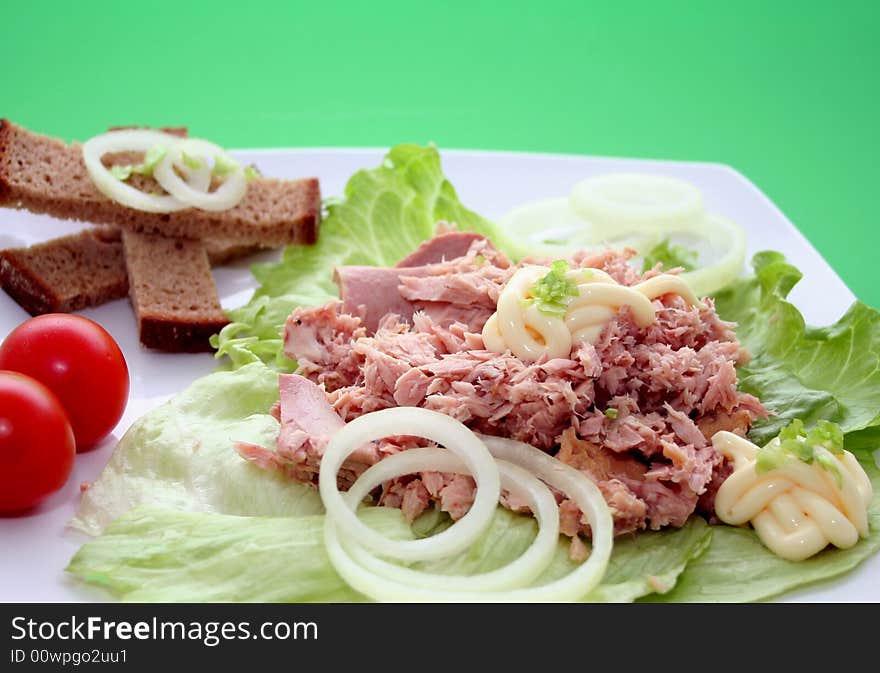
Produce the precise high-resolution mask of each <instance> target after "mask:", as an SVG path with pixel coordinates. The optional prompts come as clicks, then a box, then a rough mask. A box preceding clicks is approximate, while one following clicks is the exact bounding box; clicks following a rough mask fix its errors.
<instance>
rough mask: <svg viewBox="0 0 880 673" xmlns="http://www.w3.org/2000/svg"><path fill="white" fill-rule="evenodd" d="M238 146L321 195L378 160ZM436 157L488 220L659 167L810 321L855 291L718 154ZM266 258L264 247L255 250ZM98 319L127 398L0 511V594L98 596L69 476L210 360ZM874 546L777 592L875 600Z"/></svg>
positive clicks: (14, 308) (64, 226)
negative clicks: (80, 574) (92, 444)
mask: <svg viewBox="0 0 880 673" xmlns="http://www.w3.org/2000/svg"><path fill="white" fill-rule="evenodd" d="M235 154H236V156H237V157H238V158H239V159H240V160H241V161H243V162H245V163H250V162H254V163H256V164H257V165H258V166H259V167H260V169H261V170H262V171H263V173H264V174H266V175H272V176H278V177H291V178H293V177H300V176H310V175H316V176H317V177H318V178H320V180H321V191H322V194H323V195H325V196H331V195H339V194H341V193H342V189H343V187H344V185H345V182H346V181H347V180H348V178H349V176H350V175H351V174H352V173H354V172H355V171H356V170H358V169H361V168H372V167H375V166H377V165H378V164H379V163H380V161H381V159H382V156H383V152H382V151H380V150H344V149H339V150H337V149H314V150H254V151H240V152H236V153H235ZM443 167H444V169H445V172H446V174H447V176H448V177H449V179H450V181H451V182H452V184H453V185H455V187H456V189H457V190H458V193H459V196H460V197H461V200H462V201H463V202H464V203H465V204H466V205H468V206H469V207H470V208H472V209H474V210H476V211H477V212H479V213H482V214H484V215H486V216H487V217H489V218H499V217H500V216H502V215H503V214H504V213H505V212H507V210H508V209H510V208H511V207H513V206H515V205H518V204H520V203H522V202H524V201H528V200H531V199H539V198H546V197H552V196H564V195H566V194H567V193H568V191H569V189H570V187H571V186H572V185H573V184H574V183H575V182H577V181H578V180H580V179H582V178H584V177H586V176H589V175H594V174H598V173H605V172H609V171H632V172H649V173H664V174H668V175H673V176H677V177H680V178H684V179H686V180H690V181H691V182H693V183H694V184H696V185H697V186H698V187H699V188H700V190H701V191H702V192H703V194H704V196H705V200H706V205H707V207H708V209H709V210H710V211H712V212H716V213H718V214H720V215H724V216H726V217H729V218H732V219H734V220H736V221H737V222H739V223H740V224H742V225H743V226H744V227H745V229H746V231H747V234H748V251H749V256H751V254H752V253H754V252H756V251H758V250H764V249H774V250H780V251H782V252H784V253H785V254H786V255H787V256H788V258H789V259H790V260H791V261H792V262H793V263H794V264H795V265H797V266H798V267H799V268H800V269H801V270H802V271H803V272H804V280H803V281H802V282H801V283H800V284H799V285H798V287H797V288H796V289H795V291H794V292H793V293H792V299H793V301H794V303H795V304H796V305H797V306H798V307H799V308H800V309H801V311H802V312H803V313H804V315H805V317H806V319H807V321H808V322H810V323H812V324H817V325H824V324H827V323H828V322H831V321H834V320H836V319H837V318H838V317H839V316H840V315H842V314H843V312H844V311H845V310H846V308H847V307H848V306H849V304H850V303H851V302H852V301H853V299H854V297H853V294H852V293H851V292H850V291H849V289H848V288H847V287H846V286H845V285H844V284H843V282H842V281H841V280H840V278H839V277H838V276H837V274H836V273H835V272H834V271H833V270H832V269H831V267H830V266H828V264H827V263H826V262H825V260H823V259H822V257H821V256H820V255H819V254H818V253H817V252H816V250H815V249H814V248H813V247H812V246H811V245H810V244H809V242H807V240H806V239H805V238H804V237H803V236H802V235H801V233H800V232H799V231H798V230H797V229H796V228H795V227H794V226H793V225H792V224H791V222H789V221H788V219H786V217H785V216H784V215H783V214H782V213H781V212H780V211H779V209H778V208H777V207H776V206H775V205H773V203H771V202H770V200H769V199H768V198H767V197H766V196H764V194H763V193H762V192H761V191H760V190H758V189H757V188H756V187H755V186H754V185H753V184H752V183H751V182H749V181H748V180H747V179H746V178H744V177H743V176H742V175H740V174H739V173H737V172H736V171H734V170H732V169H731V168H728V167H727V166H722V165H718V164H705V163H677V162H667V161H641V160H629V159H607V158H592V157H579V156H564V155H541V154H517V153H501V152H473V151H447V152H443ZM81 228H82V225H81V224H77V223H69V222H62V221H58V220H54V219H52V218H49V217H44V216H37V215H31V214H29V213H22V212H17V211H12V210H0V248H5V247H9V246H11V245H28V244H31V243H35V242H38V241H43V240H47V239H50V238H54V237H56V236H60V235H63V234H67V233H71V232H74V231H77V230H79V229H81ZM270 258H272V254H271V253H268V254H267V255H265V256H264V259H270ZM253 261H254V260H248V261H247V262H242V263H239V264H236V265H233V266H230V267H226V268H222V269H219V270H218V271H217V272H216V278H217V285H218V289H219V292H220V297H221V299H222V301H223V305H224V306H225V307H226V308H232V307H235V306H238V305H240V304H242V303H244V302H246V301H247V300H248V299H249V297H250V294H251V292H252V291H253V289H254V288H255V286H256V283H255V281H254V279H253V277H252V276H251V274H250V272H249V271H248V266H249V264H250V263H252V262H253ZM83 314H84V315H87V316H89V317H90V318H93V319H95V320H97V321H98V322H100V323H101V324H102V325H104V326H105V327H106V328H107V329H108V330H109V331H110V332H111V334H113V336H114V337H115V338H116V340H117V341H118V342H119V345H120V346H121V347H122V350H123V352H124V353H125V357H126V358H127V360H128V364H129V368H130V371H131V377H132V381H131V399H130V402H129V406H128V409H127V411H126V414H125V416H124V417H123V419H122V420H121V421H120V423H119V425H118V427H117V428H116V430H115V431H114V433H113V435H112V436H111V437H110V438H108V439H107V440H106V441H104V442H103V443H102V444H101V445H100V446H99V447H98V448H97V449H95V450H93V451H91V452H89V453H85V454H81V455H79V456H78V457H77V460H76V466H75V468H74V473H73V476H72V477H71V479H70V481H69V482H68V484H67V486H66V487H65V488H64V489H63V490H62V491H61V492H59V493H58V494H56V495H54V496H53V497H51V498H49V500H48V501H47V502H45V503H44V504H43V505H42V506H41V507H40V508H39V509H38V510H37V511H35V512H32V513H30V514H28V515H27V516H22V517H18V518H0V600H3V601H28V602H30V601H82V600H90V599H94V598H99V599H106V596H104V595H103V594H99V593H97V592H95V591H93V590H91V589H89V588H86V587H83V586H81V585H78V584H75V583H74V582H73V581H71V579H70V578H68V577H67V576H66V575H65V573H64V572H63V569H64V567H65V565H66V564H67V562H68V560H69V559H70V557H71V556H72V554H73V553H74V552H75V551H76V549H77V548H78V546H79V545H80V544H81V543H82V541H83V539H84V538H83V537H81V536H79V535H78V534H74V533H71V532H69V531H66V530H65V528H64V524H65V522H66V521H67V520H68V519H69V518H70V517H71V516H72V515H73V513H74V511H75V508H76V505H77V501H78V494H79V484H80V483H81V482H83V481H89V480H93V479H95V478H96V477H97V476H98V473H99V472H100V470H101V468H102V467H103V465H104V463H105V462H106V461H107V459H108V457H109V455H110V453H111V451H112V448H113V445H114V444H115V442H116V441H117V440H118V438H119V437H121V436H122V433H123V432H124V431H125V429H126V428H127V427H128V426H129V425H130V424H131V423H132V422H133V421H134V420H135V419H136V418H137V417H139V416H140V415H142V414H143V413H144V412H146V411H147V410H148V409H150V408H152V407H154V406H155V405H157V404H159V403H160V402H161V401H163V400H165V399H167V398H168V397H169V396H170V395H173V394H174V393H176V392H178V391H180V390H182V389H183V388H184V387H185V386H186V385H187V384H189V383H190V382H192V381H193V380H195V379H196V378H198V377H200V376H202V375H204V374H207V373H209V372H210V371H212V369H213V368H214V366H215V362H214V360H213V358H212V357H211V356H210V355H207V354H200V355H176V354H175V355H171V354H162V353H153V352H147V351H144V350H142V349H141V348H140V346H139V345H138V339H137V331H136V326H135V321H134V318H133V315H132V312H131V308H130V307H129V305H128V302H127V301H125V300H121V301H115V302H112V303H110V304H106V305H104V306H99V307H97V308H93V309H89V310H86V311H83ZM27 317H28V316H27V314H26V313H25V312H24V311H23V310H22V309H21V308H20V307H19V306H18V305H17V304H16V303H15V302H13V301H12V300H11V299H10V298H9V297H8V296H7V295H6V294H5V293H3V292H2V291H0V338H2V337H4V336H5V335H6V334H8V333H9V331H10V330H12V329H13V328H14V327H15V326H16V325H18V324H19V323H21V322H22V321H23V320H25V319H26V318H27ZM878 577H880V556H875V557H874V558H873V559H871V560H869V561H868V562H866V563H864V564H863V565H862V566H861V567H860V568H858V569H857V570H856V571H855V572H852V573H850V574H848V575H846V576H845V577H844V578H842V579H839V580H836V581H832V582H828V583H823V584H821V585H817V586H813V587H810V588H808V589H804V590H799V591H797V592H793V593H790V594H788V595H786V596H785V597H784V599H783V600H792V601H796V600H806V601H877V600H880V582H878V581H877V578H878Z"/></svg>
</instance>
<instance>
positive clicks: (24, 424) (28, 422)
mask: <svg viewBox="0 0 880 673" xmlns="http://www.w3.org/2000/svg"><path fill="white" fill-rule="evenodd" d="M75 456H76V446H75V444H74V439H73V430H72V429H71V427H70V423H68V421H67V414H65V412H64V408H63V407H62V406H61V402H59V401H58V398H57V397H55V395H53V394H52V392H51V391H50V390H49V389H48V388H47V387H46V386H44V385H43V384H42V383H40V382H39V381H35V380H34V379H32V378H30V377H29V376H24V375H23V374H19V373H17V372H9V371H0V512H2V513H6V514H8V513H11V512H19V511H21V510H24V509H28V508H30V507H33V506H34V505H36V504H38V503H39V502H40V501H41V500H42V499H43V498H45V497H46V496H47V495H49V494H50V493H54V492H55V491H57V490H58V489H59V488H61V487H62V486H64V484H65V483H66V482H67V478H68V477H69V476H70V472H71V470H72V469H73V459H74V457H75Z"/></svg>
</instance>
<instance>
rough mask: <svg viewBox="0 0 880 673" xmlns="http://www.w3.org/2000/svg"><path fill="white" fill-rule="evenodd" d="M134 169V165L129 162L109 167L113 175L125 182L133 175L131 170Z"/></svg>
mask: <svg viewBox="0 0 880 673" xmlns="http://www.w3.org/2000/svg"><path fill="white" fill-rule="evenodd" d="M133 169H134V166H132V165H131V164H127V165H124V166H123V165H116V166H111V167H110V168H109V170H110V175H112V176H113V177H114V178H116V179H117V180H122V181H123V182H124V181H126V180H128V179H129V178H130V177H131V172H132V170H133Z"/></svg>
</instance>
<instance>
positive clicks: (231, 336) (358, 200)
mask: <svg viewBox="0 0 880 673" xmlns="http://www.w3.org/2000/svg"><path fill="white" fill-rule="evenodd" d="M441 220H443V221H446V222H450V223H454V224H456V225H457V226H458V228H459V229H461V230H465V231H475V232H477V233H480V234H484V235H486V236H489V237H491V238H492V240H493V241H494V242H495V244H496V245H498V246H499V247H501V249H503V250H504V251H505V252H507V253H508V254H510V255H511V256H512V257H520V256H522V254H523V252H524V251H523V250H521V249H520V248H519V247H518V246H516V245H515V244H514V243H513V242H511V241H508V240H507V239H506V238H504V236H503V234H502V232H501V230H500V229H499V228H498V227H496V226H495V225H493V224H492V223H491V222H489V221H488V220H486V219H484V218H483V217H481V216H479V215H477V214H476V213H474V212H473V211H470V210H468V209H467V208H465V206H464V205H462V203H461V202H460V201H459V199H458V196H457V195H456V193H455V190H454V189H453V187H452V185H451V184H450V183H449V181H448V180H447V179H446V178H445V176H444V175H443V171H442V169H441V167H440V154H439V152H438V151H437V148H436V147H433V146H429V147H421V146H419V145H397V146H396V147H393V148H392V149H391V150H390V151H389V152H388V154H387V156H386V157H385V160H384V162H383V163H382V165H381V166H379V167H378V168H374V169H371V170H361V171H358V172H357V173H355V174H354V175H353V176H352V177H351V179H350V180H349V181H348V184H347V185H346V187H345V196H344V198H342V199H334V200H332V201H328V202H327V203H326V215H325V216H324V218H323V220H322V222H321V234H320V236H319V238H318V242H317V243H316V244H315V245H311V246H289V247H287V248H285V250H284V252H283V254H282V258H281V261H280V262H279V263H276V264H261V265H255V266H254V267H253V273H254V275H255V276H256V279H257V281H258V282H259V284H260V287H259V289H258V290H257V291H256V292H255V293H254V296H253V298H252V299H251V301H250V302H249V303H248V304H247V305H245V306H243V307H242V308H239V309H236V310H234V311H231V312H230V319H231V321H232V322H231V323H230V324H229V325H227V326H226V327H225V328H224V329H223V330H222V331H221V332H220V334H219V335H216V336H215V338H214V339H213V341H212V343H213V345H214V346H215V348H217V356H218V357H223V356H228V357H229V358H230V360H231V363H232V366H233V367H240V366H242V365H243V364H246V363H248V362H254V361H256V360H262V361H264V362H267V363H269V364H272V365H273V366H275V367H277V368H279V369H282V370H286V371H289V370H290V369H291V367H292V363H291V362H290V360H288V359H287V358H285V357H284V354H283V353H282V349H281V330H282V328H283V326H284V320H285V319H286V318H287V316H288V315H290V312H291V311H292V310H293V309H294V308H295V307H296V306H315V305H318V304H323V303H325V302H327V301H329V300H331V299H334V298H337V297H338V288H337V287H336V285H335V284H334V282H333V268H334V267H336V266H341V265H372V266H394V264H396V263H397V262H399V261H400V260H401V259H403V258H404V257H406V256H407V255H408V254H409V253H411V252H412V251H413V250H414V249H415V248H417V247H418V246H419V244H420V243H422V242H423V241H425V240H427V239H429V238H431V237H432V236H433V235H434V232H435V229H436V225H437V222H438V221H441Z"/></svg>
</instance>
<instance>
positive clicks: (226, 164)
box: [214, 154, 240, 177]
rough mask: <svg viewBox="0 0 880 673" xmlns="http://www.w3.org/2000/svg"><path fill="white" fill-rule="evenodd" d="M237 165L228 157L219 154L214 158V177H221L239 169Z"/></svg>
mask: <svg viewBox="0 0 880 673" xmlns="http://www.w3.org/2000/svg"><path fill="white" fill-rule="evenodd" d="M239 165H240V164H239V163H238V162H237V161H236V160H235V159H232V158H231V157H229V156H228V155H224V154H219V155H217V156H216V157H214V175H217V176H219V177H223V176H224V175H229V174H230V173H232V171H234V170H236V169H237V168H238V167H239Z"/></svg>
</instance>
